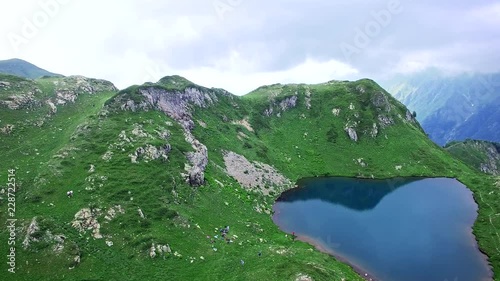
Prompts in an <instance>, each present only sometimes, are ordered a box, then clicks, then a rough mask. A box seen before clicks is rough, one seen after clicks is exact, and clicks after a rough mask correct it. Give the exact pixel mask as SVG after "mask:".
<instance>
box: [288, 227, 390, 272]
mask: <svg viewBox="0 0 500 281" xmlns="http://www.w3.org/2000/svg"><path fill="white" fill-rule="evenodd" d="M296 236H297V238H296V239H297V240H299V241H301V242H304V243H307V244H310V245H311V246H313V247H314V248H316V250H318V251H320V252H322V253H325V254H328V255H330V256H332V257H333V258H335V259H336V260H338V261H340V262H342V263H344V264H347V265H348V266H350V267H351V268H352V269H353V270H354V272H356V273H357V274H358V275H359V276H360V277H361V278H363V279H364V280H368V281H381V280H379V279H376V278H375V277H374V276H373V275H372V274H370V273H369V272H368V271H366V270H364V269H363V268H361V267H360V266H359V265H356V264H354V263H353V262H351V261H349V260H347V259H346V258H344V257H342V256H340V255H338V254H336V253H334V252H333V251H331V250H328V249H327V247H326V246H324V245H322V244H321V243H320V242H318V241H316V240H315V239H314V238H312V237H309V236H307V235H301V234H296Z"/></svg>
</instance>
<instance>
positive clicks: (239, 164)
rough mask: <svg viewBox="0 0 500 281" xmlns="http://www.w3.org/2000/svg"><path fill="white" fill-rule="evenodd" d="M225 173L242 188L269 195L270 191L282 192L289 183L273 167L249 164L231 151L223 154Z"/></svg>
mask: <svg viewBox="0 0 500 281" xmlns="http://www.w3.org/2000/svg"><path fill="white" fill-rule="evenodd" d="M223 157H224V163H225V166H226V173H227V174H228V175H230V176H231V177H233V178H234V179H235V180H237V181H238V183H240V185H241V186H242V187H244V188H248V189H252V190H254V191H260V192H262V193H263V194H264V195H269V194H270V192H271V191H274V192H276V191H280V190H284V189H285V188H286V187H290V186H291V181H290V180H289V179H288V178H286V177H285V176H283V175H282V174H280V173H279V172H278V171H277V170H276V169H275V168H274V167H272V166H269V165H267V164H264V163H261V162H250V161H248V160H247V159H246V158H245V157H244V156H242V155H239V154H236V153H234V152H231V151H225V152H223Z"/></svg>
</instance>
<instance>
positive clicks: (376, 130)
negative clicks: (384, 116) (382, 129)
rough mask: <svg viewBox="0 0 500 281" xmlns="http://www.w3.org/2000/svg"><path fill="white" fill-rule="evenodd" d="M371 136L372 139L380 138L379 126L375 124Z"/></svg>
mask: <svg viewBox="0 0 500 281" xmlns="http://www.w3.org/2000/svg"><path fill="white" fill-rule="evenodd" d="M370 136H371V137H372V138H376V137H377V136H378V126H377V123H373V126H372V130H371V132H370Z"/></svg>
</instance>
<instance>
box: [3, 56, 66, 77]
mask: <svg viewBox="0 0 500 281" xmlns="http://www.w3.org/2000/svg"><path fill="white" fill-rule="evenodd" d="M0 73H3V74H10V75H15V76H20V77H24V78H29V79H37V78H40V77H43V76H62V75H60V74H57V73H53V72H50V71H47V70H45V69H42V68H40V67H38V66H36V65H34V64H32V63H30V62H27V61H25V60H22V59H19V58H13V59H8V60H0Z"/></svg>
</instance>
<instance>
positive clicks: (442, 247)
mask: <svg viewBox="0 0 500 281" xmlns="http://www.w3.org/2000/svg"><path fill="white" fill-rule="evenodd" d="M298 185H299V187H298V188H296V189H294V190H291V191H288V192H285V193H283V194H282V195H281V196H280V198H279V199H278V200H277V202H276V204H275V206H274V211H275V215H274V217H273V220H274V222H275V223H276V224H277V225H278V226H279V227H280V228H281V229H282V230H284V231H285V232H288V233H292V232H295V233H296V235H298V237H299V239H300V240H303V241H305V242H308V243H311V244H313V245H315V246H316V247H317V248H318V249H319V250H322V251H324V252H327V253H329V254H332V255H334V256H336V257H337V258H338V259H340V260H343V261H345V262H347V263H349V264H351V265H352V266H353V267H354V268H355V269H356V270H357V271H358V272H359V273H360V274H362V275H364V274H365V273H368V274H369V275H370V277H371V276H373V278H374V279H376V280H384V281H397V280H407V281H412V280H415V281H418V280H428V281H433V280H436V281H438V280H491V270H490V268H489V266H488V262H487V259H486V257H485V256H484V255H483V254H482V253H481V252H480V251H479V249H478V247H477V243H476V240H475V238H474V236H473V234H472V230H471V227H472V225H473V224H474V221H475V219H476V216H477V213H476V211H477V205H476V203H475V202H474V200H473V197H472V193H471V192H470V191H469V190H468V189H467V188H466V187H465V186H464V185H462V184H461V183H460V182H458V181H456V180H454V179H446V178H436V179H417V178H410V179H393V180H360V179H349V178H315V179H305V180H302V181H300V182H299V184H298Z"/></svg>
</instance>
